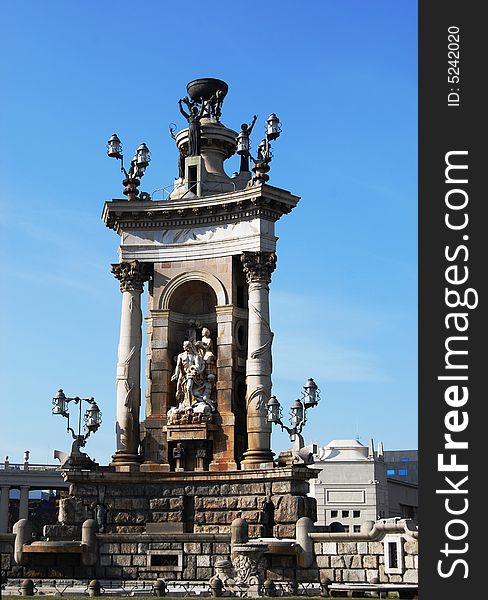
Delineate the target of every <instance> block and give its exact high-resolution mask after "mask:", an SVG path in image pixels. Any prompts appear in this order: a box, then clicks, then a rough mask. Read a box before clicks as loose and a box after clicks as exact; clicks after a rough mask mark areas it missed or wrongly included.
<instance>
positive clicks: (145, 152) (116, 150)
mask: <svg viewBox="0 0 488 600" xmlns="http://www.w3.org/2000/svg"><path fill="white" fill-rule="evenodd" d="M107 155H108V156H109V157H110V158H115V159H116V160H120V163H121V164H120V170H121V171H122V172H123V173H124V175H125V179H124V180H123V181H122V183H123V184H124V185H125V189H124V194H125V195H126V196H127V198H128V199H129V200H136V199H137V196H138V195H139V190H138V187H139V185H140V184H141V181H140V178H141V177H143V176H144V173H145V171H146V168H147V166H148V165H149V163H150V161H151V154H150V152H149V148H148V147H147V146H146V144H144V142H143V143H142V144H141V145H140V146H139V148H137V150H136V153H135V155H134V156H133V158H132V160H131V161H130V169H129V171H128V172H127V171H126V170H125V167H124V155H123V153H122V143H121V141H120V139H119V137H118V135H117V134H116V133H113V134H112V136H111V137H110V139H109V140H108V142H107ZM142 196H143V195H142V194H141V197H140V198H139V199H143V198H142ZM146 196H147V195H146V193H145V192H144V198H145V197H146Z"/></svg>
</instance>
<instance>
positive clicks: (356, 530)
mask: <svg viewBox="0 0 488 600" xmlns="http://www.w3.org/2000/svg"><path fill="white" fill-rule="evenodd" d="M353 531H354V533H359V532H360V531H361V525H354V527H353Z"/></svg>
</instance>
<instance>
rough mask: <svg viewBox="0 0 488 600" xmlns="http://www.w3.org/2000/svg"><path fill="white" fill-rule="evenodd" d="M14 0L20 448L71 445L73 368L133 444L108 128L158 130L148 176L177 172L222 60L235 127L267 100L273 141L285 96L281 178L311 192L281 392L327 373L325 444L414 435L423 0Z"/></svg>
mask: <svg viewBox="0 0 488 600" xmlns="http://www.w3.org/2000/svg"><path fill="white" fill-rule="evenodd" d="M2 16H3V27H2V30H3V31H2V39H1V40H0V56H1V57H2V58H1V59H0V60H1V63H0V69H1V70H0V75H1V80H2V89H1V92H0V131H1V139H2V141H1V144H0V168H1V171H2V186H1V192H0V198H1V211H0V228H1V234H0V236H1V237H0V256H1V260H2V271H3V273H2V284H3V293H2V294H1V295H0V303H1V306H0V314H1V323H0V325H1V338H2V344H1V349H0V352H1V354H0V364H1V365H2V375H1V378H2V386H1V393H2V399H1V403H2V411H3V412H2V415H3V416H2V419H1V422H0V453H3V455H6V454H8V455H9V456H10V459H11V461H17V460H18V461H20V460H21V459H22V453H23V450H24V449H29V450H30V451H31V461H32V462H45V461H46V460H48V459H49V461H50V462H51V461H52V452H53V449H55V448H58V449H62V450H67V449H69V446H70V443H69V440H68V437H67V435H66V433H65V431H64V429H65V423H64V422H62V420H61V419H56V418H55V417H52V416H51V414H50V409H51V404H50V402H51V398H52V396H53V395H54V393H55V392H56V390H57V389H58V388H59V387H63V389H64V390H65V392H66V393H67V394H68V395H73V396H74V395H80V396H94V397H95V398H96V399H97V401H98V402H99V404H100V406H101V408H102V411H103V415H104V417H103V418H104V423H103V425H102V428H101V429H100V431H99V432H98V433H97V434H96V435H95V436H94V438H93V439H92V440H90V441H89V443H88V446H87V451H88V453H89V454H90V455H92V456H94V457H95V458H96V459H97V460H98V461H100V462H107V461H108V459H109V457H110V455H111V453H112V452H113V451H114V444H115V435H114V427H115V426H114V415H115V383H114V381H115V365H116V356H117V343H118V327H119V317H120V293H119V287H118V284H117V281H116V280H115V279H114V278H113V276H112V275H111V274H110V267H109V265H110V264H111V263H113V262H117V261H118V259H117V246H118V237H117V236H116V234H115V233H114V232H113V231H111V230H108V229H106V228H105V227H104V226H103V223H102V222H101V219H100V214H101V210H102V207H103V203H104V201H105V200H108V199H111V198H113V197H120V196H121V191H122V186H121V178H120V175H119V172H118V165H117V164H116V163H115V161H112V160H109V159H108V158H107V157H106V155H105V144H106V140H107V139H108V138H109V136H110V135H111V134H112V133H113V132H114V131H116V132H117V133H118V135H119V137H120V138H121V140H122V142H123V143H124V148H125V151H126V153H127V156H130V155H131V154H130V153H131V152H133V151H134V150H135V148H137V146H138V145H139V144H140V142H142V141H145V142H146V143H147V145H148V146H149V148H150V150H151V153H152V162H151V164H150V166H149V168H148V170H147V173H146V176H145V177H144V180H143V185H142V186H141V187H142V189H144V190H147V191H149V192H152V191H153V190H156V189H158V188H161V187H163V186H165V185H168V184H170V183H171V182H172V181H173V178H174V177H175V175H176V174H177V153H176V151H175V148H174V142H173V141H172V140H171V138H170V137H169V135H168V133H167V131H168V124H169V123H172V122H173V123H176V124H177V125H178V128H183V127H184V125H185V123H184V121H183V119H182V117H181V115H179V111H178V105H177V100H178V98H181V97H182V96H183V95H184V94H185V93H186V92H185V86H186V83H187V82H188V81H190V80H191V79H194V78H197V77H209V76H210V77H218V78H221V79H224V80H225V81H227V83H228V84H229V93H228V96H227V98H226V100H225V103H224V106H223V116H222V121H223V122H224V123H225V124H226V125H228V126H230V127H233V128H234V129H235V128H238V127H239V124H240V123H242V122H244V121H247V122H249V120H250V119H251V118H252V115H253V114H257V115H258V116H259V120H258V123H257V124H256V127H255V129H254V133H253V137H252V142H253V144H254V147H256V145H257V143H258V142H259V140H260V135H261V129H262V128H263V126H264V120H265V118H266V117H267V116H268V115H269V113H271V112H276V113H277V114H278V116H279V117H280V119H281V121H282V127H283V134H282V136H281V137H280V138H279V139H278V140H277V141H276V142H275V144H274V159H273V162H272V165H271V167H272V168H271V172H270V175H271V179H270V183H271V184H272V185H276V186H279V187H283V188H285V189H288V190H290V191H291V192H292V193H294V194H297V195H298V196H300V197H301V201H300V203H299V205H298V207H297V208H296V209H295V210H294V211H293V212H292V213H291V214H290V215H286V216H284V217H283V219H282V220H281V221H279V222H278V223H277V235H278V236H279V238H280V239H279V242H278V250H277V252H278V268H277V270H276V271H275V273H274V274H273V281H272V284H271V296H270V300H271V319H272V328H273V330H274V332H275V342H274V355H273V360H274V375H273V383H274V393H275V394H276V395H277V396H278V398H279V399H280V401H281V402H282V404H283V406H284V408H285V412H287V408H288V407H289V405H290V404H291V402H292V401H293V400H294V399H295V398H296V397H298V396H299V395H300V391H301V386H302V385H303V383H304V382H305V380H306V379H307V378H308V377H310V376H312V377H314V379H315V380H316V382H317V383H318V384H319V387H320V388H321V390H322V401H321V403H320V405H319V407H317V408H315V409H314V410H313V412H311V413H310V420H309V423H308V424H307V428H306V432H305V438H306V440H307V441H310V440H314V441H318V442H319V443H320V444H325V443H327V442H328V441H329V440H331V439H334V438H335V439H337V438H355V437H356V435H359V436H360V438H361V440H362V441H363V442H365V443H366V442H367V440H368V438H369V437H374V438H375V440H379V439H381V440H382V441H383V442H384V444H385V449H387V450H388V449H391V450H392V449H408V448H416V447H417V254H416V252H417V14H416V3H415V2H411V1H408V0H400V1H397V2H391V0H384V1H382V0H370V1H368V2H364V1H362V0H329V1H327V0H324V1H316V2H311V1H309V2H303V3H297V2H292V1H289V0H286V1H283V0H281V1H280V2H275V1H270V2H266V3H264V5H263V4H261V5H259V7H257V6H256V5H253V4H252V3H251V4H244V3H237V2H220V1H216V2H212V3H211V4H205V3H201V2H196V1H187V2H185V3H180V2H173V1H166V2H162V1H159V2H158V1H154V0H146V1H145V2H143V3H140V4H138V5H137V7H136V5H135V4H134V3H132V2H127V1H126V0H118V1H117V2H113V1H105V2H95V1H92V0H85V1H84V2H76V3H75V2H68V1H64V2H63V1H61V0H48V1H45V2H38V1H33V0H30V1H28V0H24V1H22V2H14V3H9V5H8V7H5V8H4V11H3V15H2ZM237 166H238V160H237V158H236V157H234V158H232V159H230V160H229V161H227V167H226V168H227V172H228V173H229V174H230V173H232V172H233V171H234V170H237ZM287 445H288V441H287V438H286V436H285V435H284V434H281V433H279V432H275V434H274V435H273V446H274V450H275V451H276V452H278V451H279V450H281V449H283V448H284V447H286V446H287Z"/></svg>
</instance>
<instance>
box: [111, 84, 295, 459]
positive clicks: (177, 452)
mask: <svg viewBox="0 0 488 600" xmlns="http://www.w3.org/2000/svg"><path fill="white" fill-rule="evenodd" d="M227 91H228V87H227V84H226V83H225V82H223V81H220V80H218V79H197V80H195V81H192V82H190V83H189V84H188V86H187V92H188V96H186V97H185V98H183V100H180V101H179V109H180V111H181V114H182V115H183V116H184V118H185V119H186V120H187V121H188V127H187V128H185V129H183V130H181V131H180V132H178V133H176V135H175V134H174V132H173V131H172V132H171V133H172V136H173V138H174V140H175V142H176V146H177V149H178V155H179V159H178V177H177V178H176V179H175V184H174V187H173V190H172V191H171V193H170V194H169V197H168V198H167V199H165V200H158V201H154V200H152V199H151V198H150V197H148V195H147V194H144V193H138V189H137V188H138V184H139V181H138V180H137V179H136V178H135V177H132V178H131V177H130V176H129V177H128V179H127V180H126V181H124V183H125V184H126V185H127V188H126V191H125V192H124V193H126V195H127V196H128V200H126V199H124V200H112V201H111V202H107V203H106V204H105V207H104V210H103V220H104V223H105V224H106V226H107V227H109V228H111V229H113V230H114V231H116V232H117V233H118V234H119V235H120V238H121V244H120V249H119V255H120V263H119V264H116V265H113V266H112V270H113V273H114V275H115V276H116V277H117V279H119V280H120V288H121V292H122V317H121V329H120V344H119V358H118V366H117V448H116V452H115V454H114V457H113V463H112V464H113V465H114V466H115V468H116V469H119V468H120V470H126V469H130V468H134V467H137V469H138V470H139V469H140V470H141V471H193V470H197V471H202V470H208V471H235V470H237V469H245V470H247V469H263V468H272V467H273V453H272V452H271V447H270V438H271V423H269V422H268V420H267V401H268V400H269V398H270V395H271V371H272V361H271V344H272V339H273V334H272V332H271V329H270V323H269V321H270V320H269V302H268V295H269V284H270V281H271V274H272V272H273V270H274V269H275V265H276V254H275V250H276V240H277V238H276V236H275V228H274V224H275V222H276V221H277V220H278V219H279V218H280V217H281V216H282V215H283V214H286V213H289V212H290V211H291V210H292V209H293V208H294V207H295V206H296V204H297V202H298V200H299V198H298V197H297V196H294V195H292V194H290V192H288V191H285V190H282V189H280V188H277V187H273V186H271V185H269V184H268V183H267V180H268V179H269V176H268V175H267V171H269V162H270V159H271V153H270V149H269V142H270V140H273V139H275V138H276V137H278V135H279V125H278V119H277V118H276V116H275V115H274V114H273V115H271V117H270V118H269V119H268V122H267V134H266V137H265V139H264V140H263V142H262V143H261V144H260V146H259V148H258V157H257V158H256V159H254V158H252V156H251V153H250V144H249V134H250V132H251V130H252V128H253V126H254V122H255V121H256V117H255V118H254V120H253V122H252V124H251V125H249V126H248V125H245V124H244V125H242V127H241V133H240V134H238V133H237V132H236V131H234V130H232V129H230V128H228V127H226V126H225V125H224V124H223V123H222V121H221V115H222V103H223V100H224V98H225V96H226V94H227ZM236 151H237V152H238V154H240V156H241V170H240V172H239V173H235V174H234V175H233V176H232V177H229V176H228V175H227V174H226V173H225V171H224V161H225V160H226V159H228V158H229V157H231V156H232V155H233V154H235V153H236ZM249 158H251V159H252V162H253V168H252V170H253V173H251V171H250V170H249ZM146 281H147V282H148V283H147V290H148V294H147V295H148V317H147V319H146V331H147V356H146V370H145V373H146V385H145V389H146V418H145V420H144V421H143V422H142V424H141V427H140V426H139V412H140V405H141V398H140V394H141V392H140V389H141V384H140V376H141V375H140V373H141V368H140V364H141V357H140V348H141V336H142V329H141V324H142V323H141V309H140V302H141V293H142V292H143V286H144V282H146Z"/></svg>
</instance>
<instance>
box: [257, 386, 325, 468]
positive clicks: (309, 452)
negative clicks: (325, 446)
mask: <svg viewBox="0 0 488 600" xmlns="http://www.w3.org/2000/svg"><path fill="white" fill-rule="evenodd" d="M303 390H304V391H303V392H302V396H303V397H302V399H301V400H299V399H297V400H295V402H293V404H292V406H291V409H290V423H291V425H292V426H291V427H287V426H286V425H285V424H284V423H283V421H282V420H281V406H280V403H279V400H278V398H276V396H271V398H270V399H269V400H268V423H274V424H276V425H280V427H281V430H282V431H285V430H286V431H287V432H288V435H289V436H290V441H291V442H293V450H292V453H293V460H294V462H295V463H297V464H312V463H313V454H314V453H315V451H316V450H315V444H313V445H312V446H307V447H305V443H304V441H303V436H302V431H303V428H304V426H305V423H306V422H307V410H308V409H310V408H313V407H314V406H317V404H318V403H319V401H320V395H319V389H318V387H317V384H316V383H315V381H314V380H313V379H312V378H310V379H308V380H307V382H306V383H305V385H304V386H303Z"/></svg>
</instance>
